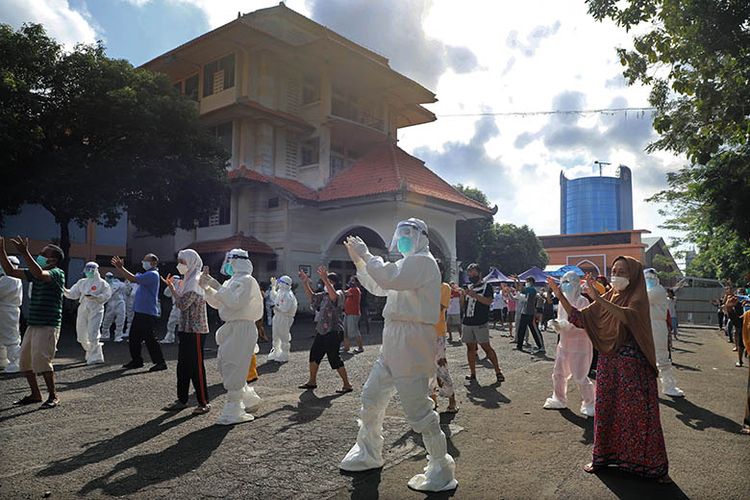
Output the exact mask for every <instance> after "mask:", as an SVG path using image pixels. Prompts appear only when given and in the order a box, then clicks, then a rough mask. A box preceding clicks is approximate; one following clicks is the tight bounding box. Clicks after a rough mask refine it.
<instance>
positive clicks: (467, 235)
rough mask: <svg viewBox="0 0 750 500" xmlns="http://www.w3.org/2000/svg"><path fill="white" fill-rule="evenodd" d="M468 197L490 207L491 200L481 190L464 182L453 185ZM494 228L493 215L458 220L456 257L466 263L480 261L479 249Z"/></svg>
mask: <svg viewBox="0 0 750 500" xmlns="http://www.w3.org/2000/svg"><path fill="white" fill-rule="evenodd" d="M453 187H454V188H456V189H457V190H458V191H459V192H461V193H462V194H463V195H464V196H466V197H467V198H471V199H472V200H474V201H477V202H479V203H481V204H482V205H484V206H486V207H488V208H489V206H490V201H489V199H487V195H485V194H484V193H483V192H482V191H481V190H479V189H477V188H473V187H469V186H464V185H463V184H456V185H455V186H453ZM491 228H492V216H487V217H481V218H478V219H469V220H460V221H458V222H456V259H458V260H460V261H461V262H463V263H464V265H466V264H470V263H472V262H478V261H479V251H480V249H481V248H482V247H483V246H484V238H485V235H486V234H487V233H488V232H489V231H490V229H491Z"/></svg>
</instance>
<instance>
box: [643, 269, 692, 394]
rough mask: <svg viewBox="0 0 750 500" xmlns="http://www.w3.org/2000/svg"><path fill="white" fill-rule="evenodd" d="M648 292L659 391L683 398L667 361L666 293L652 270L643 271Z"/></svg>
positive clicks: (670, 362)
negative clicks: (659, 384)
mask: <svg viewBox="0 0 750 500" xmlns="http://www.w3.org/2000/svg"><path fill="white" fill-rule="evenodd" d="M643 276H644V277H645V278H646V290H647V291H648V304H649V310H650V311H651V331H652V333H653V335H654V349H655V350H656V367H657V368H658V369H659V381H660V382H661V390H662V392H663V393H664V394H666V395H667V396H674V397H683V396H684V395H685V393H684V392H683V391H682V389H680V388H679V387H677V382H676V381H675V379H674V375H673V374H672V361H670V359H669V330H667V308H668V307H669V303H668V301H667V291H666V290H665V289H664V287H663V286H661V285H660V284H659V277H658V275H657V274H656V270H654V269H645V270H644V271H643Z"/></svg>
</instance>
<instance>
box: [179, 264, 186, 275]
mask: <svg viewBox="0 0 750 500" xmlns="http://www.w3.org/2000/svg"><path fill="white" fill-rule="evenodd" d="M177 272H178V273H180V274H181V275H183V276H185V274H187V272H188V266H187V264H177Z"/></svg>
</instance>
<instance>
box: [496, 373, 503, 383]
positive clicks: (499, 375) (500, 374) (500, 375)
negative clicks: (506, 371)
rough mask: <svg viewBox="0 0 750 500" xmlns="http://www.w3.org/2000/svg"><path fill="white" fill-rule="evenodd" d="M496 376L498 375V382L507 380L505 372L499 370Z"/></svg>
mask: <svg viewBox="0 0 750 500" xmlns="http://www.w3.org/2000/svg"><path fill="white" fill-rule="evenodd" d="M495 376H496V377H497V381H498V382H505V375H503V372H497V373H496V374H495Z"/></svg>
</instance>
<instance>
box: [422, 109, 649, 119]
mask: <svg viewBox="0 0 750 500" xmlns="http://www.w3.org/2000/svg"><path fill="white" fill-rule="evenodd" d="M651 111H656V108H651V107H640V108H599V109H567V110H559V109H555V110H549V111H500V112H495V111H487V112H482V113H446V114H438V115H436V116H437V117H438V118H461V117H480V116H544V115H592V114H603V115H606V114H611V115H614V114H615V113H629V112H632V113H640V116H645V114H646V112H651Z"/></svg>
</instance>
